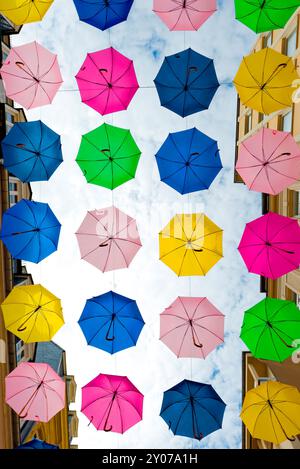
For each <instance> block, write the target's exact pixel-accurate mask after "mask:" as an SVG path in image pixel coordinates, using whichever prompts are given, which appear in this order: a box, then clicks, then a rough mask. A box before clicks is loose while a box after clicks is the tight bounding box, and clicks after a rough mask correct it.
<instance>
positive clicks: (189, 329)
mask: <svg viewBox="0 0 300 469" xmlns="http://www.w3.org/2000/svg"><path fill="white" fill-rule="evenodd" d="M160 340H162V341H163V342H164V343H165V344H166V345H167V346H168V347H169V348H170V349H171V350H172V352H174V353H175V355H177V358H179V357H190V358H193V357H195V358H205V357H207V355H208V354H209V353H210V352H211V351H212V350H214V349H215V348H216V347H217V346H218V345H220V344H222V343H223V342H224V315H223V314H222V313H221V312H220V311H219V310H218V309H217V308H216V307H215V306H214V305H213V304H212V303H211V302H210V301H209V300H208V299H207V298H191V297H180V296H179V297H178V298H177V299H176V300H175V301H174V302H173V303H172V304H171V306H169V307H168V308H166V309H165V311H164V312H163V313H161V315H160Z"/></svg>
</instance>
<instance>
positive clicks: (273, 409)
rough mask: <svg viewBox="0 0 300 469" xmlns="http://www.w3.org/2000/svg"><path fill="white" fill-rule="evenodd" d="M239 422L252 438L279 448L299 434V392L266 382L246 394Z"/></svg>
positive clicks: (275, 383)
mask: <svg viewBox="0 0 300 469" xmlns="http://www.w3.org/2000/svg"><path fill="white" fill-rule="evenodd" d="M241 419H242V421H243V422H244V424H245V425H246V427H247V429H248V430H249V432H250V433H251V435H252V437H253V438H258V439H261V440H265V441H270V442H272V443H275V444H276V445H279V444H280V443H283V442H284V441H286V440H291V441H294V440H295V435H298V434H299V433H300V424H299V422H300V393H299V390H298V389H297V388H296V387H294V386H289V385H288V384H283V383H280V382H277V381H267V382H266V383H263V384H261V385H260V386H257V387H256V388H254V389H251V390H250V391H248V392H247V394H246V396H245V399H244V403H243V407H242V412H241Z"/></svg>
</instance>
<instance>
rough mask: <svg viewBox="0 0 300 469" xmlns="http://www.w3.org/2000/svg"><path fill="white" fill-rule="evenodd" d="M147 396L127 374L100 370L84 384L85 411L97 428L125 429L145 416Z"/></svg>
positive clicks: (116, 430)
mask: <svg viewBox="0 0 300 469" xmlns="http://www.w3.org/2000/svg"><path fill="white" fill-rule="evenodd" d="M143 400H144V396H143V394H142V393H141V392H140V391H139V390H138V389H137V388H136V387H135V386H134V385H133V384H132V382H131V381H129V379H128V378H127V377H126V376H114V375H105V374H100V375H98V376H97V377H96V378H95V379H93V380H92V381H90V382H89V383H88V384H86V385H85V386H84V387H83V388H82V405H81V412H83V414H84V415H85V416H86V417H87V418H88V419H89V420H90V423H92V424H93V425H94V427H95V428H96V429H97V430H104V431H105V432H115V433H124V432H126V431H127V430H128V429H129V428H131V427H133V425H136V424H137V423H138V422H139V421H140V420H142V418H143Z"/></svg>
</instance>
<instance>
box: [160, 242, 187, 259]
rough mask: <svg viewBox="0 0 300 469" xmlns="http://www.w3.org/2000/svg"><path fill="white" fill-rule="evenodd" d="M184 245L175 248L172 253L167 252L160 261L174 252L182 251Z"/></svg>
mask: <svg viewBox="0 0 300 469" xmlns="http://www.w3.org/2000/svg"><path fill="white" fill-rule="evenodd" d="M185 245H186V243H184V244H183V245H182V246H178V247H177V248H175V249H172V251H169V252H167V253H166V254H164V255H163V256H161V257H160V260H162V259H163V258H164V257H166V256H169V255H170V254H172V253H173V252H174V251H177V249H182V248H183V247H184V246H185Z"/></svg>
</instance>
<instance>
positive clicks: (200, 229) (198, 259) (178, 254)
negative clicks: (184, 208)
mask: <svg viewBox="0 0 300 469" xmlns="http://www.w3.org/2000/svg"><path fill="white" fill-rule="evenodd" d="M222 240H223V230H222V229H221V228H219V227H218V226H217V225H216V224H215V223H214V222H212V221H211V220H210V219H209V218H208V217H207V216H206V215H205V214H204V213H193V214H181V215H175V217H174V218H172V220H171V221H170V222H169V223H168V224H167V226H166V227H165V228H164V229H163V230H162V231H161V232H160V233H159V247H160V260H161V261H163V262H164V263H165V264H166V265H167V266H168V267H170V269H172V270H173V271H174V272H175V273H176V274H177V275H178V276H187V275H206V273H207V272H208V271H209V270H210V269H211V268H212V267H213V266H214V265H215V264H216V263H217V262H218V261H219V260H220V259H221V258H222V257H223V249H222Z"/></svg>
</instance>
